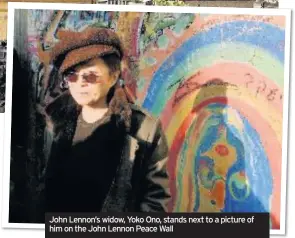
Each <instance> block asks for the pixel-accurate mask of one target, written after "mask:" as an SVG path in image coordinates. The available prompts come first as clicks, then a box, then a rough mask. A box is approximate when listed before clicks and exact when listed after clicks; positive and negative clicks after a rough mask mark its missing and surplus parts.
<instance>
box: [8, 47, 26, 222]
mask: <svg viewBox="0 0 295 238" xmlns="http://www.w3.org/2000/svg"><path fill="white" fill-rule="evenodd" d="M13 53H14V54H13V88H12V90H13V91H12V122H11V123H12V124H11V164H10V178H11V180H10V204H9V211H10V212H9V221H12V222H15V223H18V222H27V221H28V220H27V217H26V214H27V212H28V207H27V206H28V201H29V192H28V174H27V170H26V169H27V165H28V156H27V150H26V148H27V146H26V144H27V137H26V135H27V133H28V108H29V103H28V96H29V84H28V75H29V74H28V71H27V70H26V68H25V67H24V63H23V60H22V59H21V58H20V56H19V54H18V52H17V51H16V50H14V52H13Z"/></svg>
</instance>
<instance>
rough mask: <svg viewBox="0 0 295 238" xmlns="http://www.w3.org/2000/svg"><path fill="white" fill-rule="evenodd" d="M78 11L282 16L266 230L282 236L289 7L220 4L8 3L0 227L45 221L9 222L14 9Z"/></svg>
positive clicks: (285, 176)
mask: <svg viewBox="0 0 295 238" xmlns="http://www.w3.org/2000/svg"><path fill="white" fill-rule="evenodd" d="M16 9H43V10H80V11H83V10H84V11H118V12H163V13H164V12H174V13H204V14H224V15H230V14H231V15H255V16H256V15H262V16H285V17H286V27H285V65H284V66H285V68H284V99H283V109H284V110H283V138H282V171H281V176H282V177H281V206H280V209H281V214H280V218H281V220H280V228H281V229H280V230H273V229H271V230H270V234H271V235H285V230H286V187H287V180H286V178H287V156H288V126H289V124H288V123H289V80H290V78H289V77H290V50H291V48H290V40H291V34H290V33H291V32H290V31H291V10H290V9H260V8H220V7H212V8H211V7H210V8H206V7H174V6H146V5H105V4H67V3H24V2H8V26H7V29H8V30H7V68H6V103H5V117H4V120H5V121H4V124H5V127H4V154H3V155H4V157H3V163H4V164H3V193H2V196H3V211H2V227H3V228H29V229H44V228H45V224H27V223H9V222H8V217H9V194H10V186H9V184H10V153H11V151H10V146H11V117H12V115H11V114H12V84H13V82H12V79H13V78H12V69H13V42H14V39H13V38H14V10H16Z"/></svg>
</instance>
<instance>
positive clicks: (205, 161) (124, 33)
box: [28, 12, 285, 229]
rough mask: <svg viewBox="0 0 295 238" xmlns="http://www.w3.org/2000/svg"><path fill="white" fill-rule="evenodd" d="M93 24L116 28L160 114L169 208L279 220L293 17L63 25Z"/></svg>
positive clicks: (135, 76)
mask: <svg viewBox="0 0 295 238" xmlns="http://www.w3.org/2000/svg"><path fill="white" fill-rule="evenodd" d="M47 13H48V12H47ZM81 17H82V18H83V19H84V20H85V21H83V24H81V23H80V22H81V21H80V20H79V21H77V20H75V19H81ZM46 24H48V23H46V21H45V23H44V26H46ZM85 25H96V26H99V27H110V28H112V29H114V30H115V31H117V32H118V34H119V35H120V36H121V38H122V39H123V41H124V45H125V49H126V53H125V64H124V67H123V70H124V76H125V77H126V78H127V82H128V83H127V85H128V86H129V88H130V89H131V90H132V91H133V93H134V95H135V96H136V98H137V99H136V100H137V101H136V102H137V103H138V104H140V105H142V106H143V107H144V108H146V109H147V110H148V111H150V112H151V113H152V114H153V115H155V116H158V117H160V119H161V120H162V123H163V128H164V130H165V133H166V136H167V139H168V143H169V148H170V154H169V174H170V187H171V191H172V201H171V203H170V206H169V210H170V211H182V212H247V211H248V212H250V211H254V212H270V213H271V228H272V229H280V219H281V217H280V211H281V209H282V208H281V207H280V204H281V201H280V194H281V177H282V174H281V170H282V129H283V126H282V125H283V97H284V91H283V86H284V55H285V52H284V45H285V30H284V27H285V18H284V17H280V16H276V17H270V16H247V15H217V14H216V15H208V14H207V15H205V14H203V15H201V14H165V13H127V12H122V13H117V12H116V13H115V12H112V13H110V12H91V13H86V12H84V13H83V14H82V12H71V13H70V14H69V15H68V17H67V18H65V19H64V22H63V23H62V24H60V26H59V27H60V28H61V29H67V28H71V29H75V30H79V29H81V28H83V27H84V26H85ZM34 26H35V23H34V21H32V24H31V26H30V27H32V28H34ZM34 29H36V28H34ZM34 34H35V35H30V36H28V37H31V39H36V38H37V37H36V36H38V34H39V33H38V31H37V32H35V33H34Z"/></svg>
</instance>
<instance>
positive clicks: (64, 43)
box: [50, 27, 123, 74]
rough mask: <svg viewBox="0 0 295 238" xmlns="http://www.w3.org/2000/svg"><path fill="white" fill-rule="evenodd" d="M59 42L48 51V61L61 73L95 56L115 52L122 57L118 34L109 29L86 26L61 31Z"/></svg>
mask: <svg viewBox="0 0 295 238" xmlns="http://www.w3.org/2000/svg"><path fill="white" fill-rule="evenodd" d="M57 38H58V39H59V42H58V43H57V44H56V45H55V46H54V47H53V48H52V50H51V52H50V61H51V62H52V63H53V64H55V65H57V66H58V68H59V73H60V74H62V73H64V72H65V71H66V70H68V69H69V68H71V67H73V66H75V65H77V64H80V63H82V62H85V61H87V60H90V59H92V58H95V57H99V56H103V55H107V54H112V53H114V54H117V55H118V56H119V58H120V59H122V57H123V48H122V44H121V42H120V39H119V37H118V35H117V34H116V33H115V32H114V31H113V30H111V29H107V28H97V27H88V28H86V29H85V30H83V31H81V32H73V31H62V32H59V33H58V35H57Z"/></svg>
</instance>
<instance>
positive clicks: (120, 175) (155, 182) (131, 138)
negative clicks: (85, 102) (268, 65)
mask: <svg viewBox="0 0 295 238" xmlns="http://www.w3.org/2000/svg"><path fill="white" fill-rule="evenodd" d="M131 109H132V117H131V118H132V119H131V130H130V132H128V133H127V132H126V133H125V135H124V137H125V139H124V146H123V153H122V156H121V158H120V162H119V166H118V168H117V171H116V175H115V177H114V178H113V181H112V184H111V187H110V189H109V191H108V194H107V196H106V199H105V201H104V203H103V207H102V212H124V211H129V212H166V211H167V204H168V202H169V199H170V191H169V177H168V173H167V169H166V164H167V159H168V146H167V142H166V138H165V135H164V133H163V131H162V129H161V123H160V121H159V120H156V119H154V118H153V117H152V116H150V115H149V114H148V113H147V112H146V111H144V110H143V109H142V108H140V107H138V106H136V105H133V104H132V105H131ZM79 113H80V109H79V107H78V106H77V105H76V103H75V102H74V100H73V98H72V97H71V96H70V94H68V93H65V94H63V95H62V96H60V97H59V98H58V99H56V100H55V101H54V102H52V103H51V104H50V105H49V106H48V107H47V110H46V114H47V118H48V120H47V128H46V131H45V144H44V151H43V152H44V155H45V157H44V159H43V160H42V163H41V168H42V169H41V171H42V172H41V173H40V187H41V188H43V189H41V190H40V193H39V195H40V198H39V201H40V208H39V209H38V210H39V211H40V213H41V214H40V217H41V219H42V217H44V212H46V209H45V208H44V203H43V201H44V200H45V198H44V191H45V189H46V187H45V186H46V179H47V178H48V177H50V167H51V166H53V164H54V163H55V162H56V161H55V159H56V158H58V154H59V153H60V152H61V150H62V148H63V146H61V145H65V144H67V143H71V141H72V138H73V135H74V132H75V128H76V122H77V118H78V115H79ZM44 209H45V210H44Z"/></svg>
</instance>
